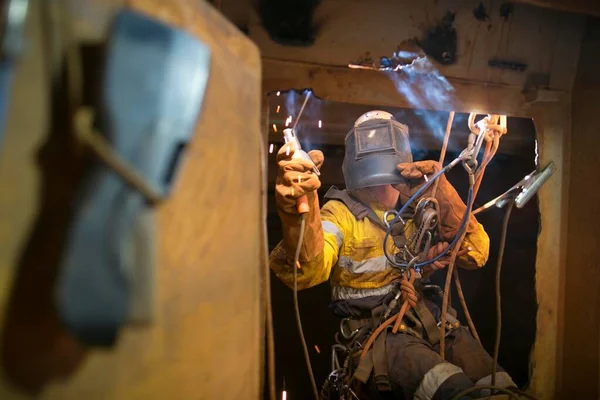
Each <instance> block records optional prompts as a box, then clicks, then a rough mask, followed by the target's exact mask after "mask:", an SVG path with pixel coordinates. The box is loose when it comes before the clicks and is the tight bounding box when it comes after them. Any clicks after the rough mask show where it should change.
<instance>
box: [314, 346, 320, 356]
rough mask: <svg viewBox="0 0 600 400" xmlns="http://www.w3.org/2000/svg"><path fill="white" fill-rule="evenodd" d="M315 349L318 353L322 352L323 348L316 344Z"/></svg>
mask: <svg viewBox="0 0 600 400" xmlns="http://www.w3.org/2000/svg"><path fill="white" fill-rule="evenodd" d="M315 350H316V351H317V354H321V349H319V346H317V345H316V344H315Z"/></svg>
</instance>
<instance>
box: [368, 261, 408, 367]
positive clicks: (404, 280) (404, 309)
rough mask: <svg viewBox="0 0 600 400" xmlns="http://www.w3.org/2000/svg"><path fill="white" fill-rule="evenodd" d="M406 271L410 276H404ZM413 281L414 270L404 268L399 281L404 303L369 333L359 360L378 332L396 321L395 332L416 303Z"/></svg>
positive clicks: (373, 341) (371, 344)
mask: <svg viewBox="0 0 600 400" xmlns="http://www.w3.org/2000/svg"><path fill="white" fill-rule="evenodd" d="M406 273H409V274H410V278H408V279H407V278H406ZM414 281H415V274H414V272H412V271H411V270H406V272H405V274H404V275H403V276H402V280H401V282H400V290H401V291H402V300H403V301H404V303H403V304H402V307H400V311H399V312H398V314H396V315H393V316H391V317H390V318H388V319H387V320H385V322H384V323H382V324H381V325H379V327H377V329H375V332H373V333H372V334H371V336H369V339H368V340H367V342H366V343H365V346H364V348H363V350H362V352H361V353H360V361H362V360H363V359H364V358H365V357H366V355H367V352H368V351H369V349H370V348H371V346H373V343H375V339H377V337H378V336H379V334H380V333H381V332H383V330H384V329H386V328H387V327H388V326H389V325H391V324H392V323H394V322H396V324H395V325H394V330H393V332H394V333H396V332H397V331H398V328H397V326H398V327H399V326H400V322H398V321H402V318H404V315H405V314H406V312H407V311H408V310H409V309H410V307H413V306H414V305H416V304H417V300H418V297H417V292H416V290H415V287H414V286H413V283H414Z"/></svg>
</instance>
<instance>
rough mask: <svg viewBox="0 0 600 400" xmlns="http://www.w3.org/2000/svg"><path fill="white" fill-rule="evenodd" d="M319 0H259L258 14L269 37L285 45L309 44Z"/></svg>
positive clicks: (314, 27) (313, 34) (312, 37)
mask: <svg viewBox="0 0 600 400" xmlns="http://www.w3.org/2000/svg"><path fill="white" fill-rule="evenodd" d="M319 2H320V0H287V1H280V0H260V3H259V10H258V11H259V14H260V17H261V20H262V24H263V26H264V28H265V29H266V31H267V32H268V34H269V37H270V38H271V39H272V40H273V41H275V42H277V43H279V44H282V45H286V46H310V45H312V44H313V43H314V42H315V38H316V35H317V27H316V25H315V22H314V19H313V15H314V11H315V9H316V8H317V6H318V5H319Z"/></svg>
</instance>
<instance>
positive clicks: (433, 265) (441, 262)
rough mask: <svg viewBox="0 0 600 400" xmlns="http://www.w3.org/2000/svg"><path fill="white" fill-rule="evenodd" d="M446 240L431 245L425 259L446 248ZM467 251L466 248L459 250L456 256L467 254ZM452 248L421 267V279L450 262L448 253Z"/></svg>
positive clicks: (429, 258) (431, 257)
mask: <svg viewBox="0 0 600 400" xmlns="http://www.w3.org/2000/svg"><path fill="white" fill-rule="evenodd" d="M448 246H449V244H448V242H438V243H437V244H435V245H433V246H431V248H430V249H429V252H427V257H426V258H425V260H432V259H434V258H435V257H437V256H438V255H439V254H441V253H442V252H443V251H444V250H446V249H447V248H448ZM468 252H469V249H468V248H465V249H462V250H459V252H458V254H457V257H459V256H462V255H464V254H467V253H468ZM451 253H452V250H450V251H448V252H447V253H446V254H445V255H444V256H443V257H442V258H440V259H439V260H436V261H434V262H432V263H431V264H428V265H426V266H425V267H423V279H427V278H429V277H430V276H431V275H433V273H434V272H435V271H439V270H440V269H444V268H446V267H447V266H448V265H449V264H450V254H451Z"/></svg>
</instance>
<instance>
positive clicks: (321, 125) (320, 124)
mask: <svg viewBox="0 0 600 400" xmlns="http://www.w3.org/2000/svg"><path fill="white" fill-rule="evenodd" d="M321 127H323V124H322V123H321V120H319V128H321Z"/></svg>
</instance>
